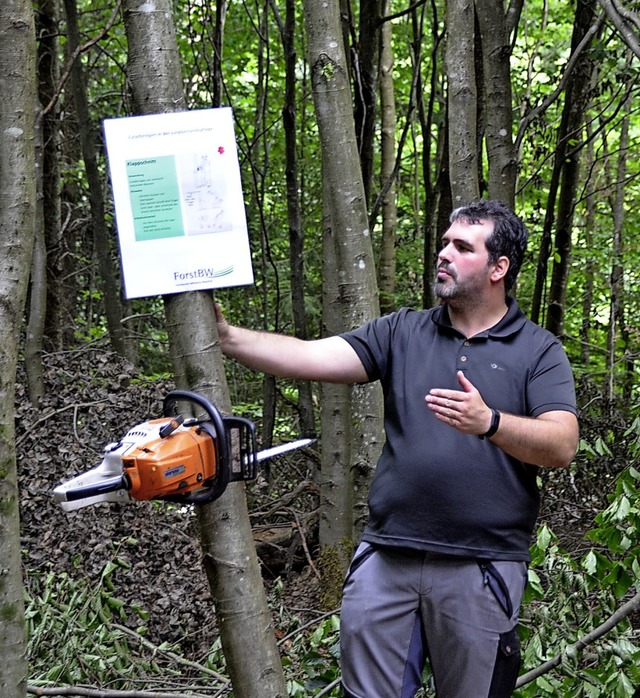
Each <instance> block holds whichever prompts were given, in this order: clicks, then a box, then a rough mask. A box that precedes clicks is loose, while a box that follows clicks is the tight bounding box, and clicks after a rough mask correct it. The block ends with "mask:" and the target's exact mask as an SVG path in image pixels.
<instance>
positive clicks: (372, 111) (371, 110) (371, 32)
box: [351, 0, 384, 205]
mask: <svg viewBox="0 0 640 698" xmlns="http://www.w3.org/2000/svg"><path fill="white" fill-rule="evenodd" d="M383 4H384V0H361V1H360V22H359V24H360V29H359V33H358V47H357V49H355V59H354V61H353V63H352V66H351V68H352V71H353V98H354V105H355V106H354V117H355V128H356V138H357V141H358V151H359V153H360V167H361V168H362V182H363V184H364V194H365V202H366V204H365V205H368V203H369V197H370V194H371V185H372V181H373V167H374V148H373V146H374V140H375V134H376V123H377V103H378V84H379V72H380V20H381V18H382V6H383Z"/></svg>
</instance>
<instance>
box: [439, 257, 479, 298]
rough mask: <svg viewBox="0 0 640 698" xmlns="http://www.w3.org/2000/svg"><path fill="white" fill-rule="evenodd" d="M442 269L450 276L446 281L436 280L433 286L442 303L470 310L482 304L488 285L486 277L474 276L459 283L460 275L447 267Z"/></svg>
mask: <svg viewBox="0 0 640 698" xmlns="http://www.w3.org/2000/svg"><path fill="white" fill-rule="evenodd" d="M440 268H441V269H442V270H443V271H446V272H447V274H448V275H449V277H448V279H447V280H446V281H438V280H437V278H436V281H435V283H434V284H433V290H434V293H435V294H436V296H437V297H438V298H439V299H440V300H441V301H444V302H446V303H448V304H449V305H451V306H453V307H458V308H470V307H473V306H475V305H478V303H480V302H481V299H482V291H483V289H484V285H485V283H486V277H485V276H484V275H482V276H481V275H478V276H473V277H470V278H467V279H466V280H465V281H463V282H462V283H458V275H457V274H456V272H455V271H454V270H453V269H451V268H449V267H447V266H445V265H443V266H441V267H440ZM436 276H437V274H436Z"/></svg>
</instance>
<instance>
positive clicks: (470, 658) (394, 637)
mask: <svg viewBox="0 0 640 698" xmlns="http://www.w3.org/2000/svg"><path fill="white" fill-rule="evenodd" d="M450 222H451V224H450V227H449V229H448V230H447V231H446V232H445V234H444V236H443V238H442V249H441V251H440V253H439V255H438V267H437V279H436V283H435V290H436V293H437V295H438V297H439V298H440V299H441V304H440V306H439V307H437V308H434V309H431V310H425V311H420V312H416V311H413V310H409V309H401V310H399V311H398V312H395V313H392V314H390V315H388V316H385V317H382V318H378V319H376V320H374V321H372V322H370V323H368V324H367V325H365V326H364V327H361V328H359V329H357V330H355V331H353V332H349V333H345V334H343V335H340V336H336V337H329V338H325V339H319V340H313V341H302V340H298V339H295V338H292V337H284V336H281V335H274V334H267V333H261V332H254V331H251V330H246V329H243V328H239V327H232V326H230V325H229V324H228V323H227V322H226V321H225V320H224V318H223V317H222V315H221V313H220V310H219V308H216V313H217V317H218V328H219V333H220V341H221V345H222V350H223V351H224V352H225V353H226V354H228V355H229V356H231V357H234V358H236V359H237V360H239V361H240V362H242V363H244V364H246V365H248V366H251V367H253V368H256V369H260V370H262V371H266V372H268V373H272V374H275V375H279V376H288V377H291V378H298V379H307V380H317V381H332V382H342V383H358V382H365V381H373V380H380V381H381V384H382V387H383V392H384V397H385V432H386V443H385V446H384V449H383V452H382V455H381V457H380V460H379V461H378V465H377V468H376V472H375V475H374V478H373V482H372V485H371V492H370V495H369V509H370V518H369V522H368V524H367V527H366V529H365V532H364V535H363V540H362V543H361V544H360V547H359V548H358V550H357V551H356V554H355V556H354V559H353V561H352V564H351V568H350V570H349V573H348V575H347V580H346V582H345V587H344V594H343V603H342V614H341V638H340V642H341V657H342V674H343V688H344V692H345V695H346V696H348V697H349V698H396V697H397V698H410V697H411V696H413V695H414V694H415V692H416V691H417V690H418V688H419V686H420V679H421V673H422V669H423V665H424V662H425V659H426V657H428V658H429V660H430V663H431V668H432V670H433V676H434V681H435V686H436V693H437V695H438V698H485V697H486V698H503V697H506V696H509V695H511V693H512V691H513V688H514V685H515V681H516V679H517V675H518V671H519V666H520V652H519V642H518V635H517V621H518V614H519V608H520V602H521V599H522V594H523V591H524V587H525V583H526V575H527V562H528V561H529V553H528V549H529V544H530V537H531V533H532V530H533V528H534V525H535V520H536V517H537V513H538V505H539V494H538V489H537V485H536V476H537V472H538V467H543V468H559V467H565V466H567V465H568V464H569V463H570V462H571V460H572V459H573V457H574V455H575V452H576V449H577V444H578V424H577V418H576V407H575V392H574V384H573V377H572V373H571V369H570V367H569V363H568V361H567V358H566V355H565V353H564V351H563V349H562V346H561V345H560V343H559V342H558V341H557V340H556V339H555V338H554V337H553V336H552V335H550V334H549V333H548V332H546V331H545V330H543V329H541V328H539V327H538V326H537V325H535V324H534V323H532V322H530V321H529V320H527V319H526V318H525V317H524V315H523V314H522V312H521V311H520V310H519V308H518V306H517V303H516V302H515V301H514V300H513V299H512V298H510V297H508V295H507V292H508V291H509V289H510V288H511V286H512V285H513V283H514V281H515V278H516V276H517V274H518V271H519V269H520V266H521V264H522V260H523V257H524V252H525V249H526V242H527V232H526V228H525V227H524V225H523V224H522V222H521V221H520V219H519V218H518V217H517V216H516V215H515V214H514V213H513V212H512V211H511V210H510V209H508V208H507V207H505V206H504V205H502V204H501V203H499V202H495V201H480V202H479V203H475V204H471V205H469V206H466V207H463V208H460V209H457V210H456V211H454V212H453V213H452V215H451V219H450Z"/></svg>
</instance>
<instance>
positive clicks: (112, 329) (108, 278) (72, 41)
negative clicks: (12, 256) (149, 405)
mask: <svg viewBox="0 0 640 698" xmlns="http://www.w3.org/2000/svg"><path fill="white" fill-rule="evenodd" d="M64 9H65V14H66V17H67V41H68V44H69V46H68V50H69V53H71V54H73V53H75V51H76V50H77V49H78V47H79V46H80V31H79V29H78V9H77V5H76V0H64ZM70 87H71V93H72V95H73V104H74V107H75V111H76V118H77V120H78V130H79V133H80V145H81V148H82V159H83V160H84V167H85V173H86V176H87V185H88V192H89V207H90V209H91V230H92V232H93V242H94V248H95V253H96V257H97V260H98V268H99V270H100V281H101V286H102V289H103V293H104V300H103V302H104V312H105V316H106V320H107V328H108V330H109V341H110V343H111V347H112V348H113V350H114V351H115V352H116V353H118V354H120V356H124V357H126V358H127V359H129V361H131V362H132V363H133V364H135V363H136V362H137V352H135V351H134V349H133V347H132V346H130V344H129V343H128V342H127V340H126V338H125V333H124V327H123V324H122V317H123V312H122V302H121V296H120V284H119V283H118V280H119V278H120V273H119V270H118V269H117V268H116V266H115V265H114V263H113V260H112V253H111V244H110V236H109V233H108V231H107V226H106V223H105V207H104V195H103V189H104V187H103V184H102V177H101V175H100V170H99V168H98V156H97V153H96V142H97V135H96V133H95V132H94V128H93V126H92V124H91V117H90V115H89V104H88V101H87V92H86V86H85V80H84V75H83V70H82V63H81V61H80V58H78V59H76V60H75V61H74V63H73V66H72V67H71V75H70Z"/></svg>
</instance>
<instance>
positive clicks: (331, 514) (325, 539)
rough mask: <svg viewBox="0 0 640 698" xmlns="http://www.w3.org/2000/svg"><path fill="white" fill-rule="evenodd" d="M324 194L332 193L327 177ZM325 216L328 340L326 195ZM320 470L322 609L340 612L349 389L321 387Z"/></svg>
mask: <svg viewBox="0 0 640 698" xmlns="http://www.w3.org/2000/svg"><path fill="white" fill-rule="evenodd" d="M322 180H323V182H325V185H324V189H325V190H327V189H328V187H327V185H326V181H327V180H326V177H323V178H322ZM323 200H324V202H325V203H324V211H325V213H324V216H323V238H322V248H323V260H324V264H323V272H322V324H323V332H322V334H323V335H324V336H331V335H334V334H337V333H338V332H341V331H342V308H341V303H340V282H339V267H338V259H337V255H336V246H337V242H336V240H335V235H336V231H335V229H334V227H333V221H332V217H331V208H330V206H329V201H330V195H329V193H328V192H326V193H325V195H324V197H323ZM320 394H321V402H320V404H321V410H320V427H321V433H322V434H326V435H329V436H330V438H323V439H322V450H321V471H320V480H319V484H320V556H319V561H318V562H319V567H320V571H321V574H322V605H323V607H324V608H325V609H327V610H331V609H333V608H336V606H338V605H339V603H340V597H341V594H342V585H343V583H344V574H345V572H346V569H347V567H348V565H349V561H350V559H351V556H352V554H353V547H354V532H353V481H352V477H351V470H350V467H349V463H350V460H351V448H352V433H351V427H352V423H351V388H350V387H349V386H348V385H340V384H332V383H323V384H322V385H321V393H320Z"/></svg>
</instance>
